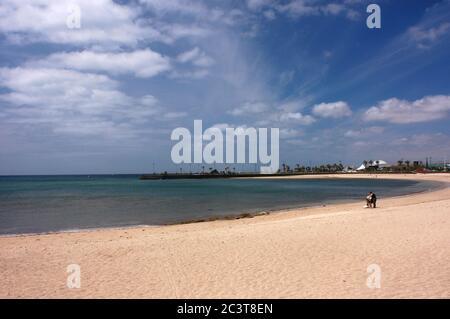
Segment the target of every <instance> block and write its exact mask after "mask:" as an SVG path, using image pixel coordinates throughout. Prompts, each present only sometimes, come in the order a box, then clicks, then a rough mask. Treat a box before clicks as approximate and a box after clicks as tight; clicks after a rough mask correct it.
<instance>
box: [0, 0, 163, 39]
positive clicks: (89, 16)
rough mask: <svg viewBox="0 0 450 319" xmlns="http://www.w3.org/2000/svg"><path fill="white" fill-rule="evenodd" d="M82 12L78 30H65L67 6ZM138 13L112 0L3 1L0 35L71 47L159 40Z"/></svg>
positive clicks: (68, 9) (154, 31) (67, 15)
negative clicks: (74, 5)
mask: <svg viewBox="0 0 450 319" xmlns="http://www.w3.org/2000/svg"><path fill="white" fill-rule="evenodd" d="M74 3H76V4H77V5H78V6H79V8H80V12H81V20H80V21H81V28H73V29H71V28H68V26H67V24H66V21H67V19H68V17H69V16H70V14H71V11H70V9H71V7H70V5H72V4H74ZM138 19H139V11H138V10H137V9H136V8H135V7H132V6H126V5H120V4H117V3H116V2H114V1H112V0H96V1H92V0H77V1H76V2H72V1H70V2H66V1H59V0H20V1H14V0H2V2H1V4H0V32H2V33H4V34H5V35H6V36H7V38H8V39H10V40H12V41H16V42H17V41H18V42H52V43H64V44H70V45H93V44H95V45H108V46H110V45H113V46H117V45H129V46H135V45H137V43H139V42H140V41H143V40H158V39H159V40H161V39H162V37H163V36H162V35H161V33H160V32H159V31H158V30H156V29H154V28H152V27H150V26H148V25H147V26H144V25H143V23H142V22H140V23H138Z"/></svg>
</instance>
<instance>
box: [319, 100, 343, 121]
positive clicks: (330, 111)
mask: <svg viewBox="0 0 450 319" xmlns="http://www.w3.org/2000/svg"><path fill="white" fill-rule="evenodd" d="M313 114H314V115H316V116H320V117H328V118H341V117H346V116H350V115H352V111H351V109H350V106H349V105H348V104H347V103H346V102H342V101H339V102H333V103H320V104H317V105H314V107H313Z"/></svg>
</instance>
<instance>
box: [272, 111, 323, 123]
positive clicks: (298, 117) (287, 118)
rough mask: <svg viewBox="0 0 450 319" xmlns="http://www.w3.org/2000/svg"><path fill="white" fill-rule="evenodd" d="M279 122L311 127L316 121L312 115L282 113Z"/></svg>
mask: <svg viewBox="0 0 450 319" xmlns="http://www.w3.org/2000/svg"><path fill="white" fill-rule="evenodd" d="M279 120H280V121H281V122H296V123H299V124H303V125H309V124H312V123H314V122H315V121H316V120H315V118H314V117H312V116H311V115H303V114H302V113H300V112H295V113H292V112H287V113H281V115H280V116H279Z"/></svg>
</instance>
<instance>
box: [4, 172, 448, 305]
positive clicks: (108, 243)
mask: <svg viewBox="0 0 450 319" xmlns="http://www.w3.org/2000/svg"><path fill="white" fill-rule="evenodd" d="M349 177H351V176H349ZM383 177H384V176H383ZM392 178H398V175H396V176H393V177H392ZM403 178H410V179H420V180H434V181H440V182H444V183H446V185H445V187H443V188H441V189H439V190H433V191H425V192H420V193H415V194H408V195H401V196H396V197H390V198H385V199H383V200H382V201H380V203H379V204H380V206H379V207H378V208H376V209H363V208H362V203H358V202H356V203H353V202H352V203H343V204H337V205H326V206H316V207H307V208H300V209H290V210H285V211H281V212H282V213H274V214H268V215H264V216H257V217H255V218H242V219H237V220H216V221H211V222H200V223H190V224H176V225H168V226H164V227H162V226H161V227H158V226H156V227H153V226H150V227H149V226H144V227H134V226H133V227H127V228H114V229H98V230H94V231H91V230H90V231H85V230H83V231H79V232H78V231H75V232H60V233H50V234H45V235H19V236H13V237H12V236H9V237H0V278H1V279H0V298H28V297H41V298H42V297H43V298H80V297H81V298H111V297H114V298H130V297H132V298H423V297H437V298H450V276H449V275H448V274H449V273H450V248H449V247H450V246H449V245H448V244H449V243H450V232H449V231H448V230H449V224H450V216H449V215H448V212H449V211H450V188H449V187H448V185H449V182H450V174H440V175H435V174H433V176H429V175H428V176H427V175H415V176H407V177H403ZM73 263H75V264H79V265H80V267H81V272H82V279H81V282H82V286H81V288H80V289H69V288H67V286H66V279H67V275H68V274H67V272H66V267H67V265H69V264H73ZM374 263H375V264H378V265H380V267H381V269H382V271H383V277H382V278H383V279H382V288H381V289H369V288H368V287H367V286H366V284H365V283H366V278H367V276H368V274H367V271H366V270H367V267H368V265H370V264H374Z"/></svg>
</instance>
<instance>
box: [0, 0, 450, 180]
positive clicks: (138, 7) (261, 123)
mask: <svg viewBox="0 0 450 319" xmlns="http://www.w3.org/2000/svg"><path fill="white" fill-rule="evenodd" d="M369 3H377V4H378V5H379V6H380V7H381V21H382V22H381V23H382V25H381V29H368V28H367V26H366V18H367V16H368V13H366V7H367V5H368V4H369ZM74 4H76V5H77V6H78V7H77V8H80V12H81V20H80V21H81V27H80V28H68V27H67V24H66V22H67V18H68V16H70V15H71V14H73V9H74V7H73V5H74ZM449 34H450V1H400V0H399V1H394V0H391V1H388V0H385V1H363V0H347V1H322V0H248V1H244V0H242V1H218V0H209V1H193V0H173V1H170V0H135V1H111V0H99V1H88V0H79V1H76V0H71V1H42V0H35V1H22V0H21V1H19V0H17V1H12V0H4V1H2V2H1V4H0V174H75V173H141V172H149V171H151V170H152V169H153V168H152V166H153V162H155V166H156V169H157V170H171V171H174V170H175V169H177V167H176V166H175V165H174V164H172V161H171V159H170V149H171V147H172V145H173V144H174V143H173V142H172V141H171V140H170V133H171V131H172V130H173V129H174V128H176V127H179V126H184V127H187V128H191V129H192V127H193V120H194V119H202V120H203V122H204V127H209V126H213V125H216V126H219V127H221V126H225V125H228V126H232V127H236V126H253V127H279V128H280V132H281V143H280V160H281V161H282V162H286V163H289V164H291V165H292V164H295V163H300V164H302V165H305V164H317V163H323V162H337V161H342V162H343V163H344V164H357V163H359V162H361V161H362V160H364V159H385V160H387V161H397V160H398V159H401V158H403V159H410V160H424V159H425V156H432V158H433V160H436V161H441V160H443V159H444V158H445V157H446V156H447V157H448V158H449V159H450V142H449V135H450V132H449V126H448V119H449V113H450V63H449V61H450V35H449Z"/></svg>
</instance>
